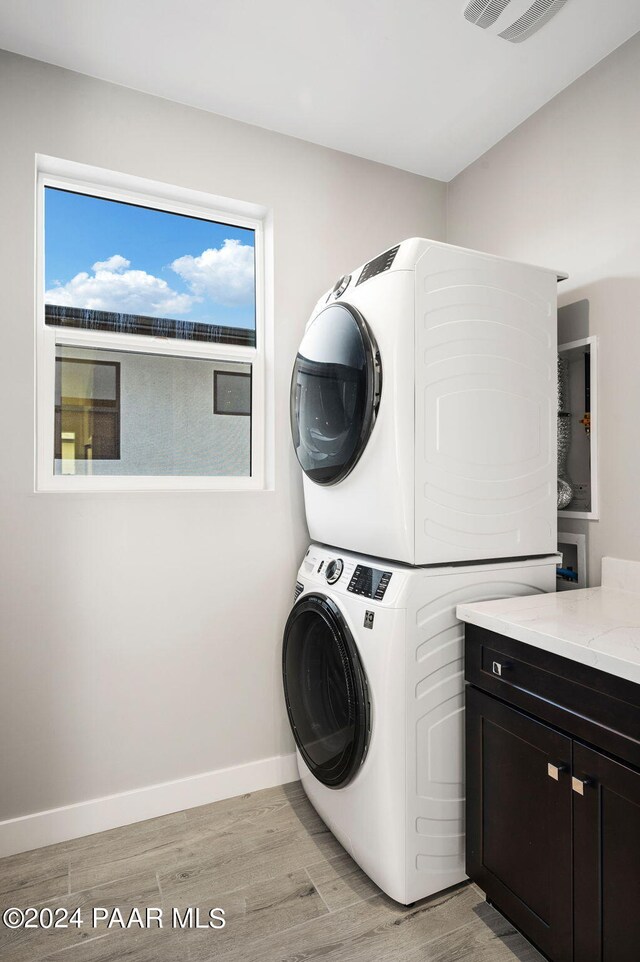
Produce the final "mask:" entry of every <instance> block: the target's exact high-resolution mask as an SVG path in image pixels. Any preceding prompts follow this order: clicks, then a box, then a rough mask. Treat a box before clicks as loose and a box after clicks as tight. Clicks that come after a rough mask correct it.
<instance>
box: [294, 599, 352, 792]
mask: <svg viewBox="0 0 640 962" xmlns="http://www.w3.org/2000/svg"><path fill="white" fill-rule="evenodd" d="M282 675H283V681H284V694H285V702H286V706H287V712H288V715H289V722H290V723H291V729H292V731H293V735H294V738H295V740H296V744H297V746H298V749H299V751H300V754H301V755H302V757H303V758H304V760H305V762H306V764H307V766H308V768H309V769H310V771H311V773H312V774H313V775H315V777H316V778H317V779H318V780H319V781H321V782H323V783H324V784H325V785H329V786H331V787H332V788H339V787H342V786H344V785H346V784H347V783H348V782H349V781H350V780H351V779H352V778H353V776H354V775H355V773H356V772H357V771H358V768H359V767H360V765H361V764H362V761H363V759H364V756H365V754H366V752H367V747H368V743H369V733H370V709H369V696H368V689H367V680H366V676H365V673H364V669H363V667H362V663H361V661H360V656H359V654H358V650H357V648H356V645H355V642H354V640H353V637H352V635H351V632H350V631H349V629H348V627H347V625H346V624H345V622H344V619H343V618H342V615H341V614H340V611H339V609H338V607H337V606H336V605H335V604H334V603H333V601H331V600H330V599H329V598H327V597H326V596H324V595H319V594H318V595H316V594H312V595H305V596H304V597H303V598H301V599H300V600H299V601H298V602H297V603H296V604H295V606H294V608H293V610H292V611H291V614H290V615H289V618H288V620H287V624H286V626H285V630H284V642H283V650H282Z"/></svg>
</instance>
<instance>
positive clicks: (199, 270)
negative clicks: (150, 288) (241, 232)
mask: <svg viewBox="0 0 640 962" xmlns="http://www.w3.org/2000/svg"><path fill="white" fill-rule="evenodd" d="M170 266H171V268H172V269H173V270H174V271H175V272H176V274H179V275H180V277H181V278H182V279H183V280H184V281H185V282H186V283H187V284H188V285H189V287H190V288H191V290H192V291H193V293H194V294H195V295H196V296H205V297H210V298H211V300H212V301H216V302H217V303H218V304H226V305H229V306H234V305H237V304H246V303H247V302H249V301H251V299H252V298H253V292H254V266H253V247H251V246H250V245H249V244H242V243H241V242H240V241H239V240H231V239H229V238H227V240H225V242H224V244H223V245H222V247H218V248H209V249H208V250H206V251H203V252H202V254H200V255H199V256H198V257H192V255H191V254H185V256H184V257H178V258H177V260H175V261H173V262H172V263H171V265H170Z"/></svg>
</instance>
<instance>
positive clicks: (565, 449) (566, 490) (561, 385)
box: [558, 357, 573, 511]
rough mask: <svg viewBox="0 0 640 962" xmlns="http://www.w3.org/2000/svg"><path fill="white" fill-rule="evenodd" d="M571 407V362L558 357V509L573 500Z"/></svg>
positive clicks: (560, 509)
mask: <svg viewBox="0 0 640 962" xmlns="http://www.w3.org/2000/svg"><path fill="white" fill-rule="evenodd" d="M568 408H569V362H568V360H567V359H566V358H565V357H559V358H558V510H559V511H562V509H563V508H566V507H567V506H568V505H569V503H570V502H571V501H572V500H573V484H572V482H571V478H570V477H569V475H568V473H567V459H568V457H569V449H570V447H571V414H570V412H569V410H568Z"/></svg>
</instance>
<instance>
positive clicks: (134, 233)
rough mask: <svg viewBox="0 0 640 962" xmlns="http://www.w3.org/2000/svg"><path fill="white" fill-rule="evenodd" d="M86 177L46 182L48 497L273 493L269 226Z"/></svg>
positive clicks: (130, 183) (40, 390) (55, 171)
mask: <svg viewBox="0 0 640 962" xmlns="http://www.w3.org/2000/svg"><path fill="white" fill-rule="evenodd" d="M85 173H87V169H85V168H80V166H79V165H75V164H73V165H72V164H67V165H65V164H63V162H53V161H51V162H50V163H49V164H46V163H45V164H42V169H41V170H40V173H39V177H38V288H39V290H38V298H37V349H38V356H37V419H36V420H37V452H36V460H37V479H36V484H37V488H38V489H39V490H118V489H120V490H123V489H124V490H135V489H141V488H143V489H144V488H152V489H163V488H165V489H171V488H214V489H215V488H218V489H220V488H231V489H242V488H259V487H263V486H264V483H265V476H264V437H265V391H264V373H265V370H264V369H265V358H264V343H265V337H264V323H265V321H264V303H263V301H264V294H263V292H264V277H263V271H264V236H263V226H264V218H263V217H260V216H257V217H256V216H253V217H252V216H247V208H248V207H249V205H243V204H239V203H237V202H231V201H228V202H225V201H223V202H222V204H220V198H209V197H208V196H207V195H201V194H198V195H195V194H194V193H192V192H190V191H181V190H179V189H178V188H171V189H169V188H167V190H166V194H165V195H164V196H163V193H162V192H155V191H157V187H158V185H153V184H150V183H148V182H145V181H140V180H139V179H137V178H136V179H134V178H129V177H126V176H124V175H123V176H119V175H116V174H108V173H107V172H102V173H103V174H104V176H103V178H102V179H100V176H99V174H100V172H98V173H97V175H96V172H95V171H89V172H88V173H89V176H86V177H84V178H83V177H81V176H78V175H79V174H85ZM65 175H66V176H65ZM194 200H195V201H196V202H195V203H194ZM216 205H218V206H216Z"/></svg>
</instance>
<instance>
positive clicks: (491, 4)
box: [464, 0, 511, 30]
mask: <svg viewBox="0 0 640 962" xmlns="http://www.w3.org/2000/svg"><path fill="white" fill-rule="evenodd" d="M510 2H511V0H471V3H470V4H469V5H468V6H467V8H466V9H465V11H464V15H465V17H466V18H467V20H469V21H470V22H471V23H476V24H477V25H478V26H479V27H482V28H483V29H484V30H486V29H487V27H490V26H491V24H493V23H495V22H496V20H497V19H498V17H499V16H500V14H501V13H502V12H503V11H504V9H505V7H506V6H507V4H509V3H510Z"/></svg>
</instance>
